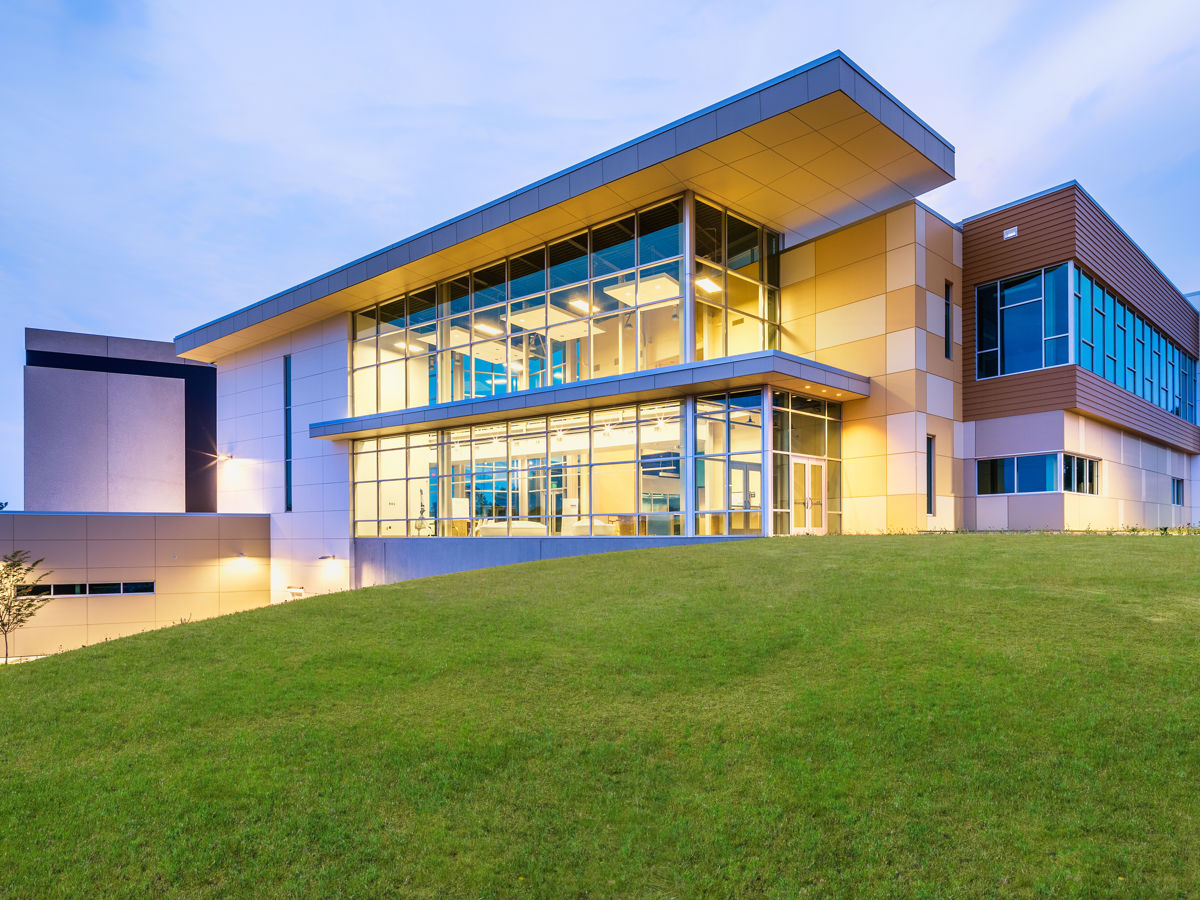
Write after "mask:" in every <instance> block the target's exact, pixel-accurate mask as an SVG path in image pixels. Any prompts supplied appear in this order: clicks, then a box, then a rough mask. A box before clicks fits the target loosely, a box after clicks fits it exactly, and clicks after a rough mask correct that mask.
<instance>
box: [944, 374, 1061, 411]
mask: <svg viewBox="0 0 1200 900" xmlns="http://www.w3.org/2000/svg"><path fill="white" fill-rule="evenodd" d="M1076 368H1078V367H1077V366H1056V367H1054V368H1053V369H1038V370H1037V371H1035V372H1021V373H1019V374H1016V375H1002V376H1001V377H999V378H986V379H984V380H983V381H979V382H974V383H973V385H972V387H973V390H971V391H970V393H964V394H963V421H966V422H970V421H972V420H975V419H996V418H1000V417H1002V416H1020V415H1024V414H1025V413H1038V412H1048V411H1049V410H1052V409H1070V408H1071V407H1073V406H1074V405H1075V375H1074V370H1075V369H1076Z"/></svg>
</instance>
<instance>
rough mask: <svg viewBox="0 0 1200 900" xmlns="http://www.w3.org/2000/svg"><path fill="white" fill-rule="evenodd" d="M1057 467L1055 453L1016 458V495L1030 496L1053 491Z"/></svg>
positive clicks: (1056, 455)
mask: <svg viewBox="0 0 1200 900" xmlns="http://www.w3.org/2000/svg"><path fill="white" fill-rule="evenodd" d="M1057 467H1058V454H1057V453H1043V454H1039V455H1037V456H1018V457H1017V493H1019V494H1032V493H1037V492H1040V491H1053V490H1055V487H1056V486H1055V479H1054V472H1055V469H1056V468H1057Z"/></svg>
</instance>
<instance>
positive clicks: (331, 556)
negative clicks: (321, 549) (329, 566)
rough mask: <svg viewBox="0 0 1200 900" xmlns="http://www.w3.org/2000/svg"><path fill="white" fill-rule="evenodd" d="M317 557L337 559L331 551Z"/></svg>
mask: <svg viewBox="0 0 1200 900" xmlns="http://www.w3.org/2000/svg"><path fill="white" fill-rule="evenodd" d="M317 559H337V557H336V556H334V555H333V554H332V553H328V554H326V555H325V556H318V557H317Z"/></svg>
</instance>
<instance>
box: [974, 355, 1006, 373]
mask: <svg viewBox="0 0 1200 900" xmlns="http://www.w3.org/2000/svg"><path fill="white" fill-rule="evenodd" d="M999 374H1000V351H999V350H988V351H987V352H986V353H980V354H979V355H978V356H977V357H976V358H975V377H976V378H992V377H993V376H995V375H999Z"/></svg>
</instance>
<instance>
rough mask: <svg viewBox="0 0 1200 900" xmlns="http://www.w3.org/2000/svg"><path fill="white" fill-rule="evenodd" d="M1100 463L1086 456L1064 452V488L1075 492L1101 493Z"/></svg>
mask: <svg viewBox="0 0 1200 900" xmlns="http://www.w3.org/2000/svg"><path fill="white" fill-rule="evenodd" d="M1099 468H1100V463H1099V461H1097V460H1094V459H1088V458H1087V457H1086V456H1072V455H1071V454H1070V453H1064V454H1063V464H1062V473H1063V475H1062V478H1063V490H1064V491H1070V492H1072V493H1075V494H1099V493H1100V480H1099Z"/></svg>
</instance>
